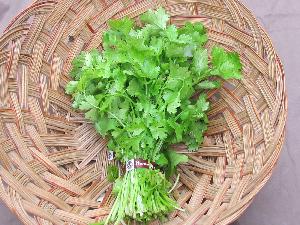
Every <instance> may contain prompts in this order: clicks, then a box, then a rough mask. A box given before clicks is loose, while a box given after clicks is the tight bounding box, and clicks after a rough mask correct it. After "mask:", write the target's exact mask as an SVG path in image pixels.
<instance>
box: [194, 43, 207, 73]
mask: <svg viewBox="0 0 300 225" xmlns="http://www.w3.org/2000/svg"><path fill="white" fill-rule="evenodd" d="M193 65H194V69H195V72H196V73H198V74H199V75H200V74H202V73H203V72H205V71H206V70H207V69H208V54H207V50H206V49H202V48H199V49H197V50H196V51H195V53H194V58H193Z"/></svg>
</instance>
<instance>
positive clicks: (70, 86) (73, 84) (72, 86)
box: [66, 80, 78, 95]
mask: <svg viewBox="0 0 300 225" xmlns="http://www.w3.org/2000/svg"><path fill="white" fill-rule="evenodd" d="M77 84H78V81H74V80H71V81H70V82H69V83H68V84H67V86H66V93H67V94H69V95H70V94H73V93H75V92H76V88H77Z"/></svg>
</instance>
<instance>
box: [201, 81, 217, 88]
mask: <svg viewBox="0 0 300 225" xmlns="http://www.w3.org/2000/svg"><path fill="white" fill-rule="evenodd" d="M197 87H198V88H200V89H216V88H220V87H221V83H220V81H218V80H205V81H202V82H201V83H199V84H198V85H197Z"/></svg>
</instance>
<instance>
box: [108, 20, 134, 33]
mask: <svg viewBox="0 0 300 225" xmlns="http://www.w3.org/2000/svg"><path fill="white" fill-rule="evenodd" d="M108 24H109V27H110V28H111V29H112V30H116V31H119V32H121V33H123V34H129V32H130V31H131V29H132V28H133V26H134V21H133V20H132V19H129V18H128V17H124V18H122V19H119V20H109V21H108Z"/></svg>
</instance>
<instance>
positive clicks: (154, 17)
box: [140, 7, 169, 29]
mask: <svg viewBox="0 0 300 225" xmlns="http://www.w3.org/2000/svg"><path fill="white" fill-rule="evenodd" d="M140 19H141V21H142V22H143V23H145V24H151V25H156V26H157V27H159V28H161V29H166V26H167V22H168V21H169V15H168V14H166V11H165V10H164V9H163V8H162V7H160V8H159V9H158V10H156V11H152V10H151V9H150V10H148V11H147V12H146V13H144V14H143V15H141V16H140Z"/></svg>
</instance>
